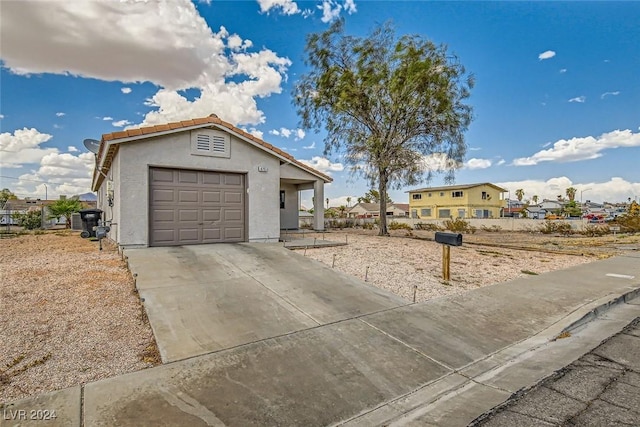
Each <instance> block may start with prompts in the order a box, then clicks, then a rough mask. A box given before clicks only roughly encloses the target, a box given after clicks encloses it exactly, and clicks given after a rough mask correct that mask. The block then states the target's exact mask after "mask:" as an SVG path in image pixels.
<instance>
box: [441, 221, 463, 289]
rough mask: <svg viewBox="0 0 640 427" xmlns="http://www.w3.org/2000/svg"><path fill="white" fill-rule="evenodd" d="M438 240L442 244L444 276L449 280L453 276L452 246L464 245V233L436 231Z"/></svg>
mask: <svg viewBox="0 0 640 427" xmlns="http://www.w3.org/2000/svg"><path fill="white" fill-rule="evenodd" d="M436 242H437V243H440V244H441V245H442V278H443V279H444V280H446V281H447V282H448V281H449V280H450V278H451V270H450V268H449V266H450V264H451V246H462V234H460V233H441V232H436Z"/></svg>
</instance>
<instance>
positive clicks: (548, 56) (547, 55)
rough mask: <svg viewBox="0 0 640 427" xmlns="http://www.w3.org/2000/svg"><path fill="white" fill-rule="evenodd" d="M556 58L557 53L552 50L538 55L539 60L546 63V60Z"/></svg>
mask: <svg viewBox="0 0 640 427" xmlns="http://www.w3.org/2000/svg"><path fill="white" fill-rule="evenodd" d="M554 56H556V53H555V52H554V51H552V50H546V51H544V52H542V53H541V54H540V55H538V59H539V60H540V61H544V60H545V59H551V58H553V57H554Z"/></svg>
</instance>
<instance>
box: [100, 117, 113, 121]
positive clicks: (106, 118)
mask: <svg viewBox="0 0 640 427" xmlns="http://www.w3.org/2000/svg"><path fill="white" fill-rule="evenodd" d="M102 120H104V121H106V122H109V121H111V120H113V117H111V116H105V117H103V118H102Z"/></svg>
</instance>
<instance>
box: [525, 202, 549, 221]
mask: <svg viewBox="0 0 640 427" xmlns="http://www.w3.org/2000/svg"><path fill="white" fill-rule="evenodd" d="M524 211H526V212H527V218H531V219H544V217H545V216H546V215H547V211H546V210H544V209H543V208H542V207H540V205H530V206H528V207H526V208H525V209H524Z"/></svg>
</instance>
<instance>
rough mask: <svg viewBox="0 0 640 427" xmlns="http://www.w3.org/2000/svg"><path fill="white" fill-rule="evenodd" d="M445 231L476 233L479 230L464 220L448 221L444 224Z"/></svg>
mask: <svg viewBox="0 0 640 427" xmlns="http://www.w3.org/2000/svg"><path fill="white" fill-rule="evenodd" d="M442 225H443V226H444V229H445V230H449V231H457V232H459V233H475V232H476V230H477V228H476V227H473V226H471V225H469V222H467V221H465V220H464V219H462V218H457V219H448V220H446V221H444V222H443V223H442Z"/></svg>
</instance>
